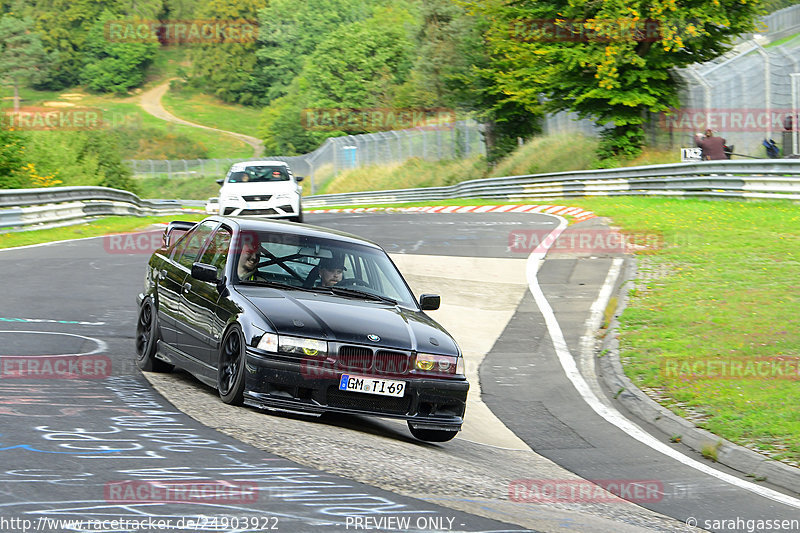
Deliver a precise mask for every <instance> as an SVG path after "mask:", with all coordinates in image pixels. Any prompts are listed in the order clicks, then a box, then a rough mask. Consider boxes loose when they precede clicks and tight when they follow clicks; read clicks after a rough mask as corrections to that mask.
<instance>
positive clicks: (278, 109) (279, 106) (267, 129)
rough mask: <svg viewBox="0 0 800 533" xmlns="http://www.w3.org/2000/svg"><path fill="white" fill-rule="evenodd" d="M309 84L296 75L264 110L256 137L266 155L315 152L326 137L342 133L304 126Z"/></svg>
mask: <svg viewBox="0 0 800 533" xmlns="http://www.w3.org/2000/svg"><path fill="white" fill-rule="evenodd" d="M307 90H308V81H307V80H306V79H305V78H304V77H303V76H297V77H296V78H295V79H294V81H293V82H292V84H291V85H290V86H289V88H288V90H287V93H286V94H285V95H283V96H281V97H279V98H276V99H274V100H273V101H272V102H270V104H269V105H268V106H267V107H266V108H264V111H263V112H262V114H261V123H260V125H259V136H260V137H261V139H263V141H264V151H265V153H267V154H282V155H299V154H305V153H308V152H312V151H314V150H315V149H316V148H317V147H318V146H319V145H320V144H321V143H322V142H323V141H324V140H325V139H326V138H328V137H331V136H336V135H342V134H343V133H342V132H319V131H314V130H312V129H310V128H308V127H306V125H305V124H304V123H303V120H302V113H303V110H304V109H306V108H307V107H308V103H307V102H308V100H307Z"/></svg>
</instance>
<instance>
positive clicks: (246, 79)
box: [190, 0, 267, 105]
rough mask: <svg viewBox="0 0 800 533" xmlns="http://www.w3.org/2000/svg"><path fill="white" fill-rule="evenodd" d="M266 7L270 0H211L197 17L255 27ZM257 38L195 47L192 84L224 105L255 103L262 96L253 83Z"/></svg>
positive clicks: (226, 39) (192, 55)
mask: <svg viewBox="0 0 800 533" xmlns="http://www.w3.org/2000/svg"><path fill="white" fill-rule="evenodd" d="M266 5H267V0H211V1H210V2H208V3H206V4H203V5H202V7H201V8H200V9H199V11H198V13H197V18H198V19H204V20H205V19H210V20H221V21H235V20H242V21H252V22H253V23H254V25H255V23H256V21H257V19H258V11H259V10H261V9H263V8H264V7H266ZM255 37H256V35H255V34H254V35H253V38H252V39H250V38H246V39H243V38H239V37H236V36H232V37H227V36H226V37H224V38H223V40H222V42H210V43H202V44H198V45H193V46H195V48H194V49H193V50H192V53H191V55H190V56H191V59H192V64H193V68H192V84H193V85H195V86H198V87H202V88H203V90H204V91H205V92H206V93H209V94H213V95H214V96H216V97H218V98H220V99H221V100H223V101H225V102H232V103H240V104H246V105H252V104H256V103H257V102H258V100H259V98H260V94H259V93H258V92H257V91H254V90H253V84H252V82H251V79H252V73H253V72H254V71H255V69H256V47H257V42H256V40H255Z"/></svg>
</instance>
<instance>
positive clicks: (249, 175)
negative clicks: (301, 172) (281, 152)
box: [228, 165, 289, 183]
mask: <svg viewBox="0 0 800 533" xmlns="http://www.w3.org/2000/svg"><path fill="white" fill-rule="evenodd" d="M267 181H289V173H288V172H287V169H286V167H284V166H271V165H268V166H248V167H245V168H244V170H235V171H231V172H230V174H228V183H259V182H267Z"/></svg>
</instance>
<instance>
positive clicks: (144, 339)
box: [136, 298, 175, 372]
mask: <svg viewBox="0 0 800 533" xmlns="http://www.w3.org/2000/svg"><path fill="white" fill-rule="evenodd" d="M158 336H159V329H158V319H157V318H156V314H155V309H154V308H153V300H152V299H151V298H146V299H145V300H144V301H143V302H142V305H141V307H139V317H138V319H137V320H136V366H138V367H139V368H141V369H142V370H144V371H145V372H169V371H171V370H172V369H173V368H175V367H174V365H171V364H169V363H167V362H165V361H161V360H160V359H156V352H157V349H158Z"/></svg>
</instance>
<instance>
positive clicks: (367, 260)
mask: <svg viewBox="0 0 800 533" xmlns="http://www.w3.org/2000/svg"><path fill="white" fill-rule="evenodd" d="M256 250H257V254H256ZM229 256H230V257H231V258H232V261H234V263H233V266H234V273H235V275H234V277H233V278H234V283H237V284H247V285H250V284H263V285H269V284H282V285H288V286H291V287H295V288H297V289H298V290H314V291H320V292H326V293H330V294H335V295H338V296H342V297H344V298H361V299H364V300H371V301H383V302H397V303H398V304H399V305H401V306H404V307H408V308H412V309H416V308H417V305H416V302H415V300H414V295H413V294H411V291H410V290H409V289H408V286H407V285H406V283H405V281H404V280H403V278H402V276H401V275H400V273H399V272H398V271H397V268H395V266H394V264H393V263H392V262H391V260H390V259H389V257H388V256H387V255H386V253H385V252H384V251H383V250H380V249H376V248H373V247H370V246H364V245H360V244H353V243H348V242H342V241H338V240H335V239H322V238H317V237H310V236H304V235H285V234H276V233H268V232H254V231H243V232H241V233H240V234H239V236H238V238H237V239H236V240H235V242H234V243H233V244H232V250H231V253H230V254H229ZM340 289H346V290H340Z"/></svg>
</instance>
